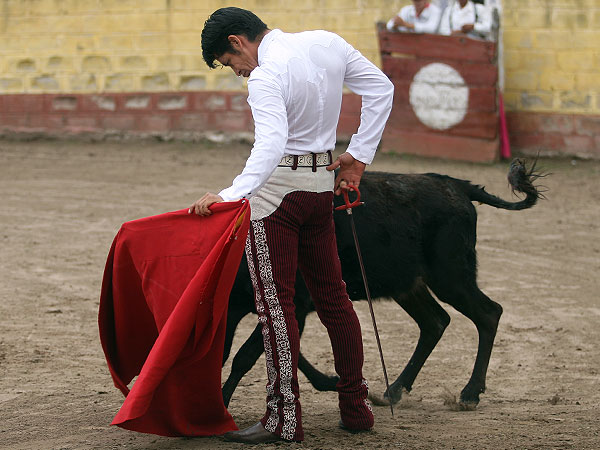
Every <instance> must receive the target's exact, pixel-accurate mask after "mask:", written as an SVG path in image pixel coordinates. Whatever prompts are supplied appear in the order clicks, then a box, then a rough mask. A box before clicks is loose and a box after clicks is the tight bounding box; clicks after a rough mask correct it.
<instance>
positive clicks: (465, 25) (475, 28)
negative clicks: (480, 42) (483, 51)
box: [439, 0, 492, 39]
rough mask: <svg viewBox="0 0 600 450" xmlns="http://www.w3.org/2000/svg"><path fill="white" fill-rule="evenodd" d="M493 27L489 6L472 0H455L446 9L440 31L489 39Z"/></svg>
mask: <svg viewBox="0 0 600 450" xmlns="http://www.w3.org/2000/svg"><path fill="white" fill-rule="evenodd" d="M491 29H492V17H491V13H490V11H489V9H488V8H486V7H485V6H484V5H482V4H479V3H473V2H472V1H471V0H454V1H453V2H452V3H450V4H449V6H448V7H447V8H446V9H445V10H444V14H443V15H442V20H441V22H440V28H439V33H440V34H444V35H447V36H450V35H466V36H469V37H471V38H479V39H481V38H483V39H487V38H489V37H490V32H491Z"/></svg>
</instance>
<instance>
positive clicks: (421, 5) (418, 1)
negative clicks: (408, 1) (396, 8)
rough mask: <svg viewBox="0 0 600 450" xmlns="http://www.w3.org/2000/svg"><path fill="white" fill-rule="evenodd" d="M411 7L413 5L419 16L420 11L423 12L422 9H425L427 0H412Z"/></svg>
mask: <svg viewBox="0 0 600 450" xmlns="http://www.w3.org/2000/svg"><path fill="white" fill-rule="evenodd" d="M413 5H415V9H416V10H417V14H420V13H421V11H423V9H425V5H427V0H413Z"/></svg>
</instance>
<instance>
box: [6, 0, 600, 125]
mask: <svg viewBox="0 0 600 450" xmlns="http://www.w3.org/2000/svg"><path fill="white" fill-rule="evenodd" d="M407 3H408V1H407V0H392V1H390V0H297V1H292V0H247V1H238V2H236V1H233V2H226V1H221V0H3V1H1V2H0V94H11V93H46V92H49V93H56V92H69V93H94V92H134V91H189V90H242V89H243V88H244V84H243V83H244V80H241V79H238V78H237V77H235V76H233V74H232V73H231V72H230V71H228V70H213V71H209V70H208V68H207V67H206V65H205V64H204V62H203V60H202V57H201V52H200V32H201V30H202V26H203V23H204V20H206V18H207V17H208V15H209V14H210V13H211V12H212V11H214V10H215V9H217V8H220V7H223V6H240V7H244V8H247V9H251V10H253V11H255V12H256V13H257V14H258V15H259V16H260V17H261V18H262V19H263V20H264V21H265V22H266V23H267V25H268V26H269V27H270V28H281V29H283V30H286V31H300V30H304V29H317V28H323V29H328V30H331V31H335V32H338V33H339V34H341V35H342V36H343V37H344V38H345V39H347V40H348V41H349V42H350V43H351V44H353V45H354V46H355V47H356V48H358V49H359V50H360V51H361V52H363V54H364V55H365V56H367V57H368V58H369V59H371V60H372V61H374V62H375V63H376V64H379V61H380V59H379V54H378V46H377V40H376V37H375V32H374V23H375V22H376V21H379V20H387V19H388V18H389V17H391V16H392V15H393V14H394V13H396V12H397V11H398V10H399V9H400V7H401V6H403V5H405V4H407ZM503 10H504V11H503V16H502V22H503V25H504V66H505V103H506V108H507V110H513V111H540V112H563V113H590V114H597V113H599V112H600V70H599V69H598V68H599V67H600V0H503Z"/></svg>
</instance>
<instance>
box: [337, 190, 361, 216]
mask: <svg viewBox="0 0 600 450" xmlns="http://www.w3.org/2000/svg"><path fill="white" fill-rule="evenodd" d="M350 191H354V192H356V200H354V201H353V202H350V197H349V196H348V192H350ZM342 195H343V196H344V204H343V205H340V206H338V207H336V208H335V209H336V211H341V210H344V209H345V210H346V212H347V213H348V214H352V208H354V207H355V206H360V205H364V204H365V203H364V202H361V201H360V191H359V190H358V188H357V187H356V186H352V185H351V184H348V185H347V186H346V187H345V188H344V189H343V190H342Z"/></svg>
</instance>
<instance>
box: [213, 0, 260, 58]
mask: <svg viewBox="0 0 600 450" xmlns="http://www.w3.org/2000/svg"><path fill="white" fill-rule="evenodd" d="M265 30H267V25H266V24H265V23H264V22H263V21H262V20H260V19H259V18H258V16H257V15H256V14H254V13H253V12H252V11H248V10H246V9H241V8H235V7H233V6H231V7H228V8H221V9H217V10H216V11H215V12H214V13H212V14H211V15H210V17H209V18H208V19H207V20H206V22H204V29H203V30H202V57H203V58H204V61H205V62H206V64H207V65H208V67H210V68H211V69H214V68H215V67H217V65H216V64H215V59H217V58H219V57H220V56H222V55H223V54H225V53H227V52H230V53H237V52H236V51H235V50H234V49H233V47H232V46H231V43H230V42H229V39H227V37H228V36H230V35H232V34H233V35H245V36H246V37H247V38H248V40H249V41H250V42H254V41H255V40H256V38H257V37H258V36H259V35H260V34H262V33H263V32H264V31H265Z"/></svg>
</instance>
